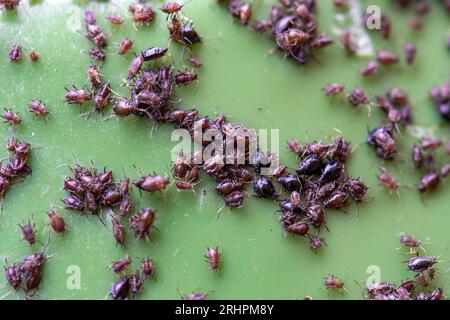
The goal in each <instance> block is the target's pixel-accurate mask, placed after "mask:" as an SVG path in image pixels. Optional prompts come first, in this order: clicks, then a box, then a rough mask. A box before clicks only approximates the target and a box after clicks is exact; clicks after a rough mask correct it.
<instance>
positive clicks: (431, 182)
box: [411, 137, 450, 193]
mask: <svg viewBox="0 0 450 320" xmlns="http://www.w3.org/2000/svg"><path fill="white" fill-rule="evenodd" d="M443 145H444V143H443V142H442V141H441V140H439V139H436V138H432V137H424V138H422V139H421V140H420V142H419V143H418V144H416V145H414V146H413V148H412V151H411V160H412V162H413V164H414V167H415V168H416V169H417V170H421V171H423V172H424V173H423V175H422V178H421V180H420V183H419V186H418V190H419V192H420V193H427V192H430V191H432V190H434V189H436V188H437V187H438V186H439V185H440V184H441V182H442V179H444V178H446V177H447V176H448V175H449V174H450V164H449V163H443V164H442V163H438V162H437V160H436V157H435V152H436V151H437V150H438V149H440V148H441V147H442V146H443Z"/></svg>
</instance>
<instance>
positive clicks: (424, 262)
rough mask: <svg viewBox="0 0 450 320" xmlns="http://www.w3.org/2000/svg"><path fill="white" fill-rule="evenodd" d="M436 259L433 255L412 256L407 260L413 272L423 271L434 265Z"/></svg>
mask: <svg viewBox="0 0 450 320" xmlns="http://www.w3.org/2000/svg"><path fill="white" fill-rule="evenodd" d="M437 262H438V260H437V259H436V258H434V257H412V258H411V259H409V261H408V268H409V269H410V270H411V271H414V272H423V271H427V270H428V269H430V268H431V267H432V266H434V265H435V264H436V263H437Z"/></svg>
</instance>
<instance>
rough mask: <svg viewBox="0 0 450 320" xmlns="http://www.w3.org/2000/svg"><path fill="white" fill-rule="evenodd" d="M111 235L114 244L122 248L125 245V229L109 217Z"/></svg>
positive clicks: (117, 221)
mask: <svg viewBox="0 0 450 320" xmlns="http://www.w3.org/2000/svg"><path fill="white" fill-rule="evenodd" d="M111 224H112V233H113V236H114V239H116V242H117V243H118V244H120V245H122V246H124V245H125V227H124V226H123V225H122V224H121V223H120V221H119V220H117V219H116V218H114V217H113V216H111Z"/></svg>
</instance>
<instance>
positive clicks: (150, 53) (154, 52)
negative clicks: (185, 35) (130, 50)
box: [141, 47, 169, 61]
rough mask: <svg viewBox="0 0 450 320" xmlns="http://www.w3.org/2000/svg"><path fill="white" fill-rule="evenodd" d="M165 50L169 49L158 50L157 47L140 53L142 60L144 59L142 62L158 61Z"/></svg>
mask: <svg viewBox="0 0 450 320" xmlns="http://www.w3.org/2000/svg"><path fill="white" fill-rule="evenodd" d="M167 50H169V49H168V48H158V47H151V48H148V49H147V50H144V51H142V52H141V55H142V59H144V61H151V60H156V59H159V58H161V57H163V56H164V55H165V54H166V53H167Z"/></svg>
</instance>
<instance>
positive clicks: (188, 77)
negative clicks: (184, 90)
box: [175, 71, 197, 86]
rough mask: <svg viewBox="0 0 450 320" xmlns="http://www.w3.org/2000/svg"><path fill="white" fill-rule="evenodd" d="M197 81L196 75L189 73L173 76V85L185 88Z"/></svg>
mask: <svg viewBox="0 0 450 320" xmlns="http://www.w3.org/2000/svg"><path fill="white" fill-rule="evenodd" d="M195 80H197V74H196V73H193V72H189V71H185V72H180V73H177V74H176V75H175V83H176V84H177V85H181V86H185V85H188V84H191V83H192V82H194V81H195Z"/></svg>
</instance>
